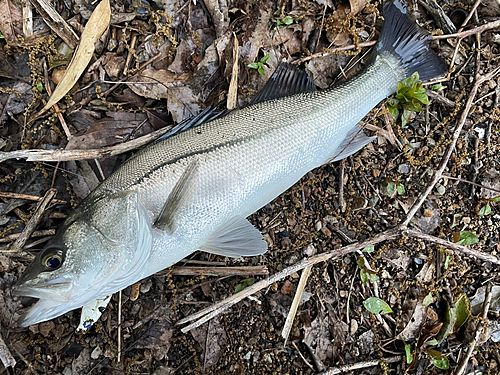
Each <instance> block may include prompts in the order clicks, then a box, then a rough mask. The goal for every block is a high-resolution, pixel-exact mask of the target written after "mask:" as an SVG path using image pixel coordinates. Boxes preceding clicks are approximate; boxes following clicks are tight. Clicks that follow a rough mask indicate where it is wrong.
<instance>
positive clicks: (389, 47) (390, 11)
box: [372, 0, 447, 81]
mask: <svg viewBox="0 0 500 375" xmlns="http://www.w3.org/2000/svg"><path fill="white" fill-rule="evenodd" d="M407 13H408V12H407V10H406V7H405V5H404V4H403V2H402V1H401V0H394V2H392V1H389V0H387V1H385V3H384V18H385V22H384V26H383V27H382V32H381V33H380V37H379V39H378V42H377V44H376V46H375V51H374V52H373V54H372V59H374V58H375V57H376V56H377V55H380V54H381V53H383V52H389V53H391V54H392V55H393V56H395V57H396V58H397V59H398V60H399V61H400V62H401V66H402V67H403V69H404V71H405V74H406V76H407V77H409V76H411V75H412V74H413V73H415V72H417V71H418V72H419V75H420V79H421V80H422V81H427V80H430V79H433V78H436V77H439V76H440V75H442V74H444V73H445V72H446V70H447V69H446V67H445V64H444V63H443V61H442V60H441V59H440V58H439V57H438V56H437V55H436V53H435V52H434V51H432V50H431V49H430V48H429V42H430V40H431V39H432V37H431V36H430V34H429V33H428V32H427V31H425V30H424V29H423V28H421V27H420V26H418V25H417V24H416V23H415V22H413V21H412V20H410V18H409V16H408V14H407Z"/></svg>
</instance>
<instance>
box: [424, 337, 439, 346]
mask: <svg viewBox="0 0 500 375" xmlns="http://www.w3.org/2000/svg"><path fill="white" fill-rule="evenodd" d="M426 344H427V345H429V346H436V345H437V344H439V342H438V340H436V339H431V340H429V341H427V342H426Z"/></svg>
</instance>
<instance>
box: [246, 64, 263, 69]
mask: <svg viewBox="0 0 500 375" xmlns="http://www.w3.org/2000/svg"><path fill="white" fill-rule="evenodd" d="M259 66H260V64H259V63H251V64H248V67H249V68H252V69H258V68H259Z"/></svg>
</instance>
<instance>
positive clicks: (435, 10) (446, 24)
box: [419, 0, 457, 34]
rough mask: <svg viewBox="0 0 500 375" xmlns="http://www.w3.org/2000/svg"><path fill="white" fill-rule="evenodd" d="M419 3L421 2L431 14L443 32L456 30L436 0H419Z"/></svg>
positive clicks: (454, 31) (449, 32)
mask: <svg viewBox="0 0 500 375" xmlns="http://www.w3.org/2000/svg"><path fill="white" fill-rule="evenodd" d="M419 3H420V4H422V5H423V6H424V8H425V9H426V10H427V11H428V12H429V13H430V14H431V16H432V17H433V18H434V19H435V20H436V22H437V24H438V26H439V27H440V28H441V29H443V31H444V32H445V33H448V34H451V33H456V32H457V28H456V27H455V25H454V24H453V22H451V20H450V18H449V17H448V16H447V15H446V13H445V12H444V11H443V9H442V8H441V7H440V6H439V4H438V3H437V2H436V0H419Z"/></svg>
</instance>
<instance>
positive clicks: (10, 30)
mask: <svg viewBox="0 0 500 375" xmlns="http://www.w3.org/2000/svg"><path fill="white" fill-rule="evenodd" d="M32 3H33V6H34V7H33V9H31V6H30V5H29V3H28V5H24V7H23V4H22V3H21V2H18V1H16V0H1V1H0V32H1V35H0V38H1V39H0V60H1V61H0V66H1V68H0V171H1V172H0V184H1V192H0V199H1V201H0V225H1V226H0V243H1V245H0V247H1V253H0V286H1V288H0V307H1V308H0V323H1V328H0V334H1V338H2V340H3V342H2V341H0V359H1V360H2V362H3V366H6V365H9V364H10V365H13V364H14V363H15V362H16V364H15V366H14V367H10V368H5V367H2V373H15V374H29V373H34V374H64V375H69V374H75V375H76V374H123V373H125V374H156V375H160V374H174V373H175V374H190V373H196V374H197V373H213V374H232V373H236V374H246V373H255V374H316V373H322V374H337V373H346V374H384V373H387V374H389V373H391V374H403V373H408V374H440V373H450V372H453V373H464V374H467V373H468V374H473V373H474V374H479V373H483V374H485V373H488V374H496V373H498V367H499V365H500V353H499V346H498V343H497V342H498V341H500V337H499V335H498V331H499V328H498V327H499V325H498V321H499V309H500V307H499V302H498V300H499V294H500V291H499V289H500V288H499V286H498V285H499V284H498V283H499V280H498V272H497V270H498V268H497V267H498V264H500V260H499V259H498V258H497V256H498V252H499V250H500V245H499V242H500V234H499V232H500V230H499V229H500V212H499V208H500V206H499V203H498V201H500V199H497V197H499V196H500V173H499V167H498V165H499V163H500V159H499V156H498V155H499V152H498V151H499V145H500V142H499V141H500V139H499V137H500V128H499V127H498V114H499V111H498V99H499V91H500V89H499V87H500V86H499V84H500V82H499V80H498V77H497V75H496V70H495V69H496V68H497V67H498V59H499V57H498V56H499V55H498V48H499V44H498V43H499V42H500V37H499V36H500V34H498V33H497V31H496V30H497V29H496V28H498V27H500V24H499V21H498V20H499V17H500V8H499V6H498V4H497V2H495V1H491V0H484V1H482V2H477V3H476V4H473V3H463V2H460V3H458V2H457V3H453V2H450V3H445V2H439V4H436V3H435V2H434V1H432V0H426V1H422V2H420V1H419V2H418V4H416V3H412V4H410V5H409V8H410V14H411V17H412V18H413V19H415V20H416V21H417V22H418V23H419V24H420V25H422V26H423V27H424V28H425V29H427V30H428V31H429V32H430V33H431V34H432V35H433V36H434V41H433V42H432V43H431V47H432V48H433V49H434V50H435V51H436V52H437V53H438V54H439V56H440V57H441V58H442V59H443V60H444V61H445V62H446V65H447V67H448V68H449V70H448V71H449V73H448V74H446V75H445V76H444V78H441V79H438V80H434V81H433V82H430V83H427V84H425V85H424V87H425V88H426V90H427V95H428V97H429V105H424V108H423V111H421V112H418V113H415V112H410V113H408V116H407V123H406V124H405V126H402V122H401V118H398V119H395V118H394V117H393V116H392V114H391V113H390V112H389V110H388V108H387V106H386V103H387V101H388V100H389V99H388V100H386V101H384V102H382V103H380V104H379V105H378V106H377V107H376V108H375V109H374V110H373V111H371V112H370V113H369V114H368V115H367V116H366V117H365V118H364V120H363V121H362V123H361V124H360V125H362V126H363V127H364V128H365V131H366V132H367V133H368V134H370V135H373V136H375V137H376V139H375V140H374V141H373V142H372V143H371V144H369V145H368V146H367V147H365V148H364V149H363V150H362V151H360V152H358V153H357V154H355V155H353V156H351V157H349V158H347V159H345V160H344V161H342V162H337V163H330V164H327V165H324V166H323V167H321V168H318V169H316V170H314V171H311V172H310V173H308V174H307V175H306V176H304V177H303V178H302V179H301V181H299V182H298V183H297V184H296V185H295V186H294V187H292V188H291V189H290V190H289V191H287V192H285V193H284V194H282V195H281V196H280V197H279V198H277V199H275V200H274V201H273V202H271V203H269V204H268V205H266V206H265V207H263V208H262V209H261V210H259V211H258V212H256V213H255V214H253V215H252V216H251V217H250V218H249V220H250V221H251V222H252V224H254V225H255V227H257V228H258V229H259V230H260V231H261V233H262V234H263V235H264V238H265V239H266V241H267V242H268V243H269V251H268V252H267V253H266V254H264V255H262V256H258V257H253V258H247V259H243V260H234V259H229V258H224V257H218V256H214V255H209V254H206V253H201V252H198V253H195V254H193V255H192V256H191V257H189V259H186V260H184V261H182V262H180V263H179V264H177V266H176V267H174V268H171V269H168V270H165V271H163V272H160V273H158V274H156V275H154V276H152V277H150V278H148V279H146V280H143V281H142V282H141V283H140V285H134V286H132V287H128V288H127V289H125V290H124V291H123V292H122V293H121V296H119V295H114V296H113V297H112V300H111V302H110V304H109V305H108V307H107V308H106V309H105V311H104V313H103V315H102V317H101V318H100V319H99V321H98V322H97V323H96V324H94V326H93V327H92V328H90V330H89V331H88V332H86V333H76V332H75V329H76V327H77V325H78V323H79V319H80V315H79V311H72V312H69V313H67V314H65V315H63V316H61V317H58V318H56V319H53V320H51V321H48V322H44V323H40V324H36V325H32V326H30V327H29V328H18V327H17V326H16V320H17V318H18V317H19V316H20V314H21V313H22V312H23V311H24V310H25V308H26V307H27V306H29V305H30V304H32V303H33V300H32V299H29V298H24V297H23V298H17V297H14V296H12V293H11V292H12V288H13V286H14V285H15V282H16V280H17V279H18V278H19V277H20V275H21V274H22V272H23V270H24V269H25V267H26V266H27V265H28V264H29V262H30V261H31V260H32V259H33V257H34V255H36V253H37V251H39V250H40V249H42V248H43V246H44V244H45V243H46V242H47V241H48V240H49V239H50V238H51V237H52V236H53V235H54V233H55V229H56V228H57V227H58V226H59V225H60V224H61V223H62V222H63V220H64V218H65V217H66V216H67V215H68V213H69V212H71V210H72V209H73V208H74V207H75V206H76V205H77V204H78V202H80V201H81V200H82V199H83V198H84V197H85V196H86V195H87V194H88V193H89V192H90V191H91V190H92V189H93V188H95V187H96V186H97V184H98V183H99V182H100V181H101V180H102V178H103V177H106V176H109V174H110V173H111V172H112V171H113V170H114V169H116V167H117V166H118V165H120V164H121V163H122V162H123V161H124V160H125V159H126V158H128V157H130V156H131V155H132V154H133V153H134V152H135V150H136V149H137V148H140V147H141V146H143V145H144V144H146V143H147V142H146V141H144V142H143V140H144V139H147V140H151V139H153V138H154V137H157V136H158V135H159V134H160V133H162V131H164V130H166V129H169V128H170V127H171V126H172V124H174V123H177V122H180V121H182V120H183V119H185V118H189V117H191V116H193V115H195V114H197V113H198V112H199V111H200V110H202V109H203V108H206V107H207V106H209V105H220V106H221V107H222V108H224V107H226V106H227V107H229V108H234V107H239V106H243V105H245V104H246V103H248V101H249V100H250V99H251V98H252V97H254V96H255V94H256V93H257V92H258V90H259V89H261V88H262V87H263V86H264V84H265V82H266V81H267V79H268V78H269V76H270V75H271V74H272V72H273V71H274V69H275V68H276V67H277V66H278V64H279V62H280V61H282V60H286V61H287V62H289V63H295V64H299V65H300V66H301V67H302V68H304V69H306V71H308V72H309V73H310V74H311V76H312V78H313V80H314V83H315V84H316V85H317V86H318V87H319V88H326V87H328V86H329V85H331V84H342V82H343V81H344V80H345V79H346V78H347V77H350V76H352V75H354V74H356V73H357V72H359V71H360V70H361V69H362V68H363V66H365V64H366V62H367V61H368V59H369V54H370V46H371V45H372V43H371V42H372V41H375V40H377V37H378V35H379V33H380V29H381V25H382V23H383V18H382V13H381V9H382V6H381V4H379V3H378V2H372V1H366V0H351V1H350V2H346V1H342V2H332V1H331V0H330V1H329V0H316V1H312V0H311V1H309V0H304V1H291V2H283V1H277V2H275V1H271V0H268V1H259V2H256V1H251V2H245V1H238V0H236V1H216V0H207V1H193V2H191V1H190V0H187V1H176V0H174V1H161V0H158V1H156V2H151V3H147V1H144V0H143V1H142V2H139V1H135V2H132V3H130V2H123V1H121V0H118V1H112V2H111V4H110V9H111V21H110V22H108V21H106V11H105V10H103V7H104V6H103V7H101V8H96V6H97V4H95V3H94V4H87V3H86V2H83V1H79V0H76V1H75V2H73V3H71V2H62V1H57V2H53V3H52V6H53V8H54V9H55V12H54V13H55V14H59V15H61V16H62V17H60V19H58V18H57V17H56V16H54V13H50V12H47V11H46V10H45V11H44V10H43V9H46V8H43V7H42V5H41V4H44V2H43V1H41V0H34V1H32ZM103 4H105V3H103ZM478 5H479V6H478ZM30 12H32V13H30ZM30 14H32V16H30ZM93 14H94V15H93ZM91 15H93V16H92V17H93V18H90V17H91ZM469 16H470V17H469ZM89 18H90V20H89ZM96 19H97V20H96ZM108 19H109V16H108ZM108 23H109V27H108ZM462 24H464V25H463V26H462ZM61 25H62V26H61ZM85 25H87V29H88V30H91V31H92V32H90V36H84V34H82V32H83V29H84V27H85ZM495 27H496V28H495ZM457 32H458V34H456V33H457ZM101 34H102V36H101ZM77 45H80V50H83V49H84V48H83V47H82V46H83V45H85V46H87V47H88V48H90V52H88V53H87V55H86V56H87V58H88V61H86V62H83V63H73V66H69V67H68V64H69V62H70V60H71V57H72V55H73V50H74V48H75V47H76V46H77ZM75 65H76V66H75ZM249 65H250V66H249ZM66 70H69V71H70V72H78V73H75V75H76V78H75V81H65V80H64V79H63V80H62V83H61V84H60V85H59V86H61V87H62V89H59V90H60V91H54V90H55V86H56V83H59V82H61V77H62V75H63V74H64V72H65V71H66ZM52 93H53V96H52V99H51V100H53V98H54V97H55V96H59V99H60V100H59V101H58V103H57V105H56V106H52V104H53V103H52V102H51V103H49V104H50V105H47V106H46V103H47V101H48V100H49V97H50V95H51V94H52ZM359 100H363V98H359ZM44 106H45V108H44ZM270 116H272V114H270ZM162 129H163V130H162ZM148 134H151V139H149V138H144V137H145V136H146V137H147V135H148ZM121 145H124V146H125V147H123V148H120V147H121ZM28 157H29V158H30V161H26V158H28ZM58 160H59V161H58ZM436 176H437V177H436ZM427 187H430V189H427ZM51 188H54V189H57V195H56V197H55V199H56V200H52V201H51V203H49V204H48V205H45V206H43V205H42V204H39V203H38V202H37V199H40V197H44V196H46V199H44V200H42V202H43V203H44V204H45V203H48V202H49V201H50V200H48V199H49V198H50V197H48V195H50V194H52V192H53V190H50V189H51ZM427 190H428V191H427ZM12 193H15V194H12ZM413 208H415V209H413ZM37 214H39V215H37ZM364 240H370V241H372V242H371V243H373V247H372V246H369V243H366V242H365V243H364V244H361V245H359V241H364ZM352 243H354V244H352ZM346 246H347V247H346ZM361 250H363V251H361ZM338 251H343V253H342V255H341V256H337V255H336V254H337V253H336V252H338ZM308 260H309V261H310V262H311V263H306V262H308ZM194 266H197V267H204V269H203V271H202V274H201V275H200V274H198V275H193V272H195V271H196V270H195V269H194V268H193V267H194ZM228 267H240V268H238V269H237V270H236V271H235V270H231V269H229V268H228ZM252 267H253V268H252ZM290 267H291V268H290ZM309 272H310V274H309ZM308 274H309V276H308V277H307V275H308ZM272 275H275V276H274V279H271V280H270V281H269V282H268V281H266V280H268V278H269V277H273V276H272ZM301 281H302V286H304V285H305V287H304V289H302V288H301V286H300V285H301ZM259 285H265V287H262V288H260V289H259V290H258V291H253V289H251V288H255V289H258V287H259ZM245 287H246V289H244V288H245ZM487 287H492V289H491V291H490V290H489V289H487V290H486V291H485V289H486V288H487ZM249 288H250V289H249ZM242 289H244V290H243V291H242V292H240V293H247V294H246V296H247V297H248V298H245V299H243V300H241V301H239V302H237V303H235V304H233V305H231V306H230V307H229V308H228V309H227V310H225V311H220V312H219V313H218V314H216V316H215V317H214V318H213V319H211V320H209V321H208V322H206V323H204V324H202V325H200V326H199V327H196V328H193V329H191V330H190V331H189V332H186V333H184V332H182V331H181V329H182V328H185V327H186V326H187V323H182V322H180V321H181V319H184V318H186V317H188V316H190V315H191V314H194V313H195V312H198V311H200V310H202V309H203V308H206V307H210V306H212V305H213V304H214V303H217V302H220V301H223V300H224V299H226V298H229V297H232V296H235V293H236V292H237V291H240V290H242ZM481 293H482V296H483V297H482V298H481V297H479V296H477V295H476V294H478V295H479V294H481ZM236 295H237V294H236ZM475 295H476V296H475ZM485 295H486V296H485ZM474 296H475V297H474ZM294 297H297V301H298V302H299V303H298V307H297V311H296V314H295V317H294V316H293V315H292V316H291V322H292V325H291V329H290V332H289V335H288V337H287V339H286V340H285V339H284V338H283V335H282V332H283V329H284V326H285V321H286V320H287V317H288V316H289V311H290V307H291V306H292V301H293V300H294ZM299 298H300V301H299ZM120 299H121V303H120ZM485 299H486V300H489V299H491V304H490V308H489V310H488V308H485V307H484V305H483V302H484V300H485ZM380 301H385V304H383V306H382V308H383V309H386V312H384V313H382V314H374V313H373V312H370V310H371V311H373V308H372V306H371V305H370V304H369V303H370V302H372V303H380ZM387 309H390V310H391V312H389V310H387ZM217 311H218V310H217ZM469 348H470V349H471V350H470V351H471V356H470V357H467V355H466V353H467V352H468V351H469ZM469 358H470V359H469ZM9 361H10V362H9ZM356 366H357V367H356ZM461 366H462V367H464V368H460V367H461Z"/></svg>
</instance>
